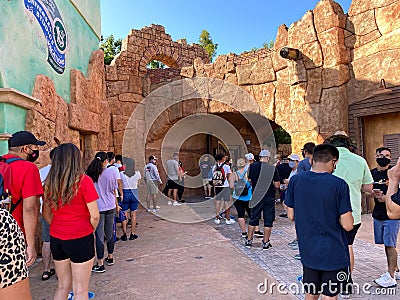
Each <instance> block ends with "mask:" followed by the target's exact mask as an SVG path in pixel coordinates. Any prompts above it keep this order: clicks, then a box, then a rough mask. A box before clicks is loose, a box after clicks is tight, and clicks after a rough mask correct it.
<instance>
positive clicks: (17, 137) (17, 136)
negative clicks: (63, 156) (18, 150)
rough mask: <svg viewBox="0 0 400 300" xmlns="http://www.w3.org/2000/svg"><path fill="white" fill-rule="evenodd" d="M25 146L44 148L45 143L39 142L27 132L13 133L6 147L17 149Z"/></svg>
mask: <svg viewBox="0 0 400 300" xmlns="http://www.w3.org/2000/svg"><path fill="white" fill-rule="evenodd" d="M25 145H38V146H44V145H46V142H44V141H39V140H38V139H37V138H36V137H35V136H34V135H33V133H31V132H29V131H18V132H16V133H14V134H13V135H12V136H11V138H10V139H9V140H8V147H18V146H25Z"/></svg>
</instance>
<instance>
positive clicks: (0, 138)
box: [0, 133, 12, 141]
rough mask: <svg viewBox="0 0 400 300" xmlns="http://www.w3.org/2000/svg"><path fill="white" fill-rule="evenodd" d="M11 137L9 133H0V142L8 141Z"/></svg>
mask: <svg viewBox="0 0 400 300" xmlns="http://www.w3.org/2000/svg"><path fill="white" fill-rule="evenodd" d="M11 136H12V135H11V134H10V133H0V141H8V139H9V138H10V137H11Z"/></svg>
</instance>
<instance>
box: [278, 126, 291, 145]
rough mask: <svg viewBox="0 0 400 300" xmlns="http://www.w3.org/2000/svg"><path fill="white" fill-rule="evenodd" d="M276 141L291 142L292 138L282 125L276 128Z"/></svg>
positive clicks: (281, 142)
mask: <svg viewBox="0 0 400 300" xmlns="http://www.w3.org/2000/svg"><path fill="white" fill-rule="evenodd" d="M274 136H275V143H276V144H277V145H278V144H291V143H292V138H291V136H290V134H289V133H287V132H286V131H285V130H284V129H283V128H282V127H278V128H276V129H275V130H274Z"/></svg>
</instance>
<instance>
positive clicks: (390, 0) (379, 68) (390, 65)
mask: <svg viewBox="0 0 400 300" xmlns="http://www.w3.org/2000/svg"><path fill="white" fill-rule="evenodd" d="M345 29H346V30H345V42H346V46H347V47H348V48H349V49H350V55H351V58H352V61H351V63H350V65H349V66H350V77H351V79H350V81H349V83H348V84H347V93H348V102H349V104H351V103H354V102H357V101H359V100H361V99H365V98H367V97H369V96H371V94H372V93H373V92H374V91H376V90H377V88H378V86H379V82H380V80H381V79H382V78H384V79H385V81H386V85H387V86H388V87H390V86H394V85H399V84H400V73H399V72H398V70H399V68H400V60H399V57H400V1H399V0H379V1H374V0H363V1H362V0H354V1H353V2H352V4H351V6H350V9H349V12H348V18H347V22H346V28H345Z"/></svg>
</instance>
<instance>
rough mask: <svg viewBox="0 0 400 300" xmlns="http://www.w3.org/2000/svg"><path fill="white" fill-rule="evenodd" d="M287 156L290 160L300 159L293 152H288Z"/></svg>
mask: <svg viewBox="0 0 400 300" xmlns="http://www.w3.org/2000/svg"><path fill="white" fill-rule="evenodd" d="M288 158H289V159H290V160H297V161H300V156H299V155H297V154H294V153H292V154H290V155H289V157H288Z"/></svg>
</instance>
